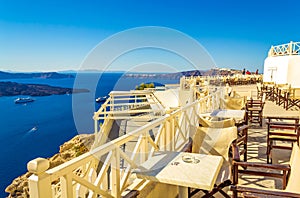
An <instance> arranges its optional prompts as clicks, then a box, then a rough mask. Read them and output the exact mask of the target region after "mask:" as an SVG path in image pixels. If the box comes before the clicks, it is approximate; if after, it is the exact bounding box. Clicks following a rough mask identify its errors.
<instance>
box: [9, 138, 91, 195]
mask: <svg viewBox="0 0 300 198" xmlns="http://www.w3.org/2000/svg"><path fill="white" fill-rule="evenodd" d="M93 142H94V135H93V134H81V135H77V136H75V137H74V138H72V139H71V140H69V141H68V142H65V143H64V144H63V145H61V146H60V147H59V153H57V154H55V155H54V156H52V157H50V158H49V161H50V168H53V167H55V166H58V165H60V164H62V163H64V162H66V161H69V160H71V159H73V158H75V157H78V156H79V155H81V154H83V153H86V152H87V151H89V150H90V148H91V146H92V144H93ZM30 175H31V173H29V172H27V173H25V174H24V175H22V176H19V177H17V178H16V179H14V180H13V182H12V183H11V184H10V185H9V186H7V187H6V189H5V192H7V193H9V196H8V198H28V197H29V188H28V177H29V176H30Z"/></svg>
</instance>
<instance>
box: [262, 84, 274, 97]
mask: <svg viewBox="0 0 300 198" xmlns="http://www.w3.org/2000/svg"><path fill="white" fill-rule="evenodd" d="M274 90H275V89H274V82H264V83H263V86H262V90H261V91H262V95H265V98H266V99H267V100H271V101H273V100H274Z"/></svg>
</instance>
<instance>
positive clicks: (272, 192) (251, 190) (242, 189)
mask: <svg viewBox="0 0 300 198" xmlns="http://www.w3.org/2000/svg"><path fill="white" fill-rule="evenodd" d="M230 190H232V191H235V192H246V193H250V194H252V193H253V194H255V196H254V197H257V195H258V194H259V195H265V196H268V197H271V196H276V197H279V196H280V197H300V194H298V193H293V192H288V191H285V190H277V189H261V188H251V187H245V186H240V185H232V186H230Z"/></svg>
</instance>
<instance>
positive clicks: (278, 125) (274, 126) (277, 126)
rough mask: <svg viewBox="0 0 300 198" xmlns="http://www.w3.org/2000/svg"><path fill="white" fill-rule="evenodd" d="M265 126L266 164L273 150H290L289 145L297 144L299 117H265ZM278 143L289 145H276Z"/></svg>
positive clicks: (299, 132) (299, 131) (299, 129)
mask: <svg viewBox="0 0 300 198" xmlns="http://www.w3.org/2000/svg"><path fill="white" fill-rule="evenodd" d="M267 126H268V127H267V128H268V131H267V163H270V159H271V160H272V158H271V154H272V153H271V152H272V149H273V148H277V149H292V147H291V143H293V142H298V143H299V134H300V128H299V126H300V125H299V117H296V118H292V117H267ZM278 141H285V142H289V143H290V145H286V144H284V145H276V142H277V143H278ZM271 163H272V161H271Z"/></svg>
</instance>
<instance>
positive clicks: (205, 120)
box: [199, 116, 235, 128]
mask: <svg viewBox="0 0 300 198" xmlns="http://www.w3.org/2000/svg"><path fill="white" fill-rule="evenodd" d="M199 124H200V125H201V126H202V127H211V128H226V127H232V126H234V125H235V121H234V119H233V118H217V117H211V116H200V117H199Z"/></svg>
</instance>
